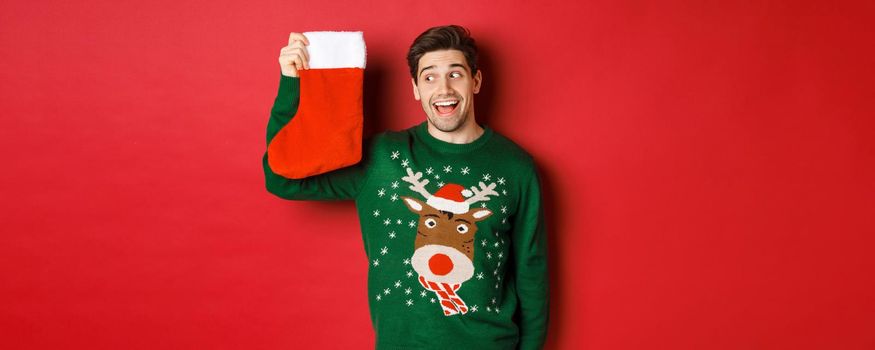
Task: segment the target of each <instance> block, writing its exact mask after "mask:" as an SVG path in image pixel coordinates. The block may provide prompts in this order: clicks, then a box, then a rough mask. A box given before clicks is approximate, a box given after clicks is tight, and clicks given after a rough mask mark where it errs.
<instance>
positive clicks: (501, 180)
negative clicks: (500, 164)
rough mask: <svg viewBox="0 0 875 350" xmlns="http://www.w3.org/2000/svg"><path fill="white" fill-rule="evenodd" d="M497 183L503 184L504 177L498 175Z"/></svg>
mask: <svg viewBox="0 0 875 350" xmlns="http://www.w3.org/2000/svg"><path fill="white" fill-rule="evenodd" d="M498 184H499V185H504V178H503V177H499V178H498Z"/></svg>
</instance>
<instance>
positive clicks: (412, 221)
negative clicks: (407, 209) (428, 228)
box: [407, 220, 416, 227]
mask: <svg viewBox="0 0 875 350" xmlns="http://www.w3.org/2000/svg"><path fill="white" fill-rule="evenodd" d="M407 226H410V227H416V220H410V223H408V224H407Z"/></svg>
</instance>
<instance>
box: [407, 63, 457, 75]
mask: <svg viewBox="0 0 875 350" xmlns="http://www.w3.org/2000/svg"><path fill="white" fill-rule="evenodd" d="M436 67H437V66H435V65H431V66H428V67H425V68H423V69H422V70H420V71H419V75H422V72H425V70H426V69H432V68H436ZM453 67H460V68H464V69H465V70H466V71H467V70H468V67H466V66H465V65H464V64H461V63H453V64H451V65H450V68H453Z"/></svg>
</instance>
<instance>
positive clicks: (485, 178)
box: [483, 174, 492, 181]
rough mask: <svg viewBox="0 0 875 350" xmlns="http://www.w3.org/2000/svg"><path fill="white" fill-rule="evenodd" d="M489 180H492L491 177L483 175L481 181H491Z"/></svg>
mask: <svg viewBox="0 0 875 350" xmlns="http://www.w3.org/2000/svg"><path fill="white" fill-rule="evenodd" d="M491 178H492V175H489V174H484V175H483V181H489V179H491Z"/></svg>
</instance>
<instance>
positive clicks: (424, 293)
mask: <svg viewBox="0 0 875 350" xmlns="http://www.w3.org/2000/svg"><path fill="white" fill-rule="evenodd" d="M426 294H427V293H426V292H425V291H424V290H421V291H419V296H420V297H425V295H426Z"/></svg>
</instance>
